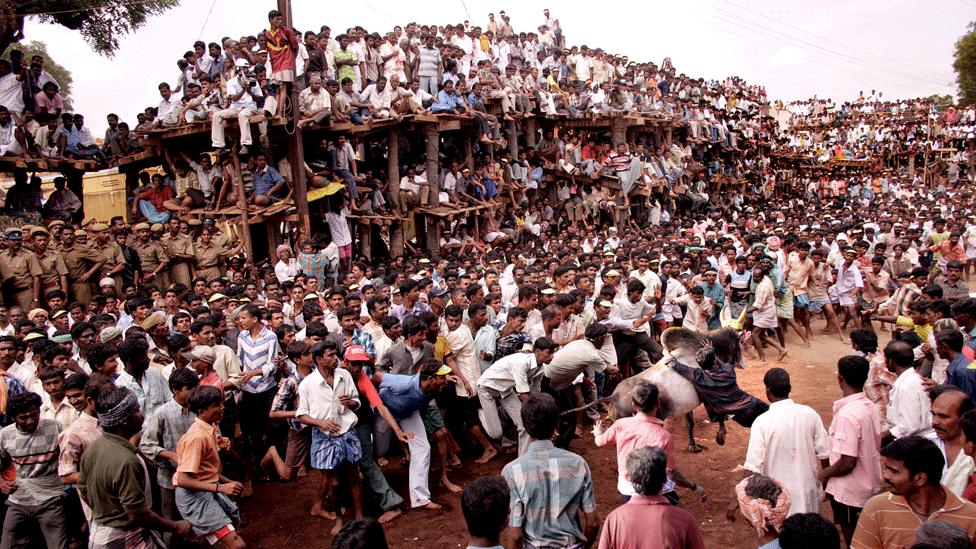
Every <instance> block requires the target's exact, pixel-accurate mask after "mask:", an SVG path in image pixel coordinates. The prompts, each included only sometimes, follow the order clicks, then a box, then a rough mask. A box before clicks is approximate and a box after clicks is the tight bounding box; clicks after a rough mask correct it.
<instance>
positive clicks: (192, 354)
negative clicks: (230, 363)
mask: <svg viewBox="0 0 976 549" xmlns="http://www.w3.org/2000/svg"><path fill="white" fill-rule="evenodd" d="M181 354H182V355H183V358H185V359H187V360H190V361H193V360H202V361H204V362H206V363H208V364H213V363H214V362H217V353H215V352H214V350H213V347H210V346H209V345H197V346H196V347H194V348H192V349H190V350H189V351H186V352H184V353H181Z"/></svg>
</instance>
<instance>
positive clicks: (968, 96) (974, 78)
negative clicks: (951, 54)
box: [952, 21, 976, 105]
mask: <svg viewBox="0 0 976 549" xmlns="http://www.w3.org/2000/svg"><path fill="white" fill-rule="evenodd" d="M968 29H969V31H968V32H967V33H966V34H964V35H962V36H961V37H959V40H956V52H955V60H954V61H953V63H952V68H954V69H955V70H956V81H957V82H958V84H959V100H960V104H961V105H970V104H973V103H976V21H973V22H972V23H970V24H969V27H968Z"/></svg>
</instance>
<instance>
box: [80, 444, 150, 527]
mask: <svg viewBox="0 0 976 549" xmlns="http://www.w3.org/2000/svg"><path fill="white" fill-rule="evenodd" d="M148 484H149V474H148V473H147V472H146V468H145V466H144V465H143V464H142V462H141V461H140V460H139V457H138V456H137V455H136V448H135V446H133V445H132V444H130V443H129V441H128V440H126V439H124V438H122V437H120V436H118V435H113V434H111V433H104V434H102V436H101V437H99V438H98V439H96V440H95V442H93V443H92V445H91V446H90V447H89V448H88V450H86V451H85V453H84V454H83V455H82V456H81V467H80V475H79V477H78V492H79V493H80V494H81V496H82V497H83V498H85V500H86V501H87V502H88V504H89V505H90V506H91V510H92V520H93V521H94V522H95V523H96V524H98V525H101V526H110V527H113V528H123V529H124V528H131V527H132V524H131V522H130V521H129V517H128V515H127V513H129V512H134V511H139V510H141V509H145V508H147V507H148V506H149V500H148V498H147V497H146V489H147V486H148Z"/></svg>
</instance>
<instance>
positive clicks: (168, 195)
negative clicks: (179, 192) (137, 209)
mask: <svg viewBox="0 0 976 549" xmlns="http://www.w3.org/2000/svg"><path fill="white" fill-rule="evenodd" d="M142 199H143V200H148V201H149V202H152V205H153V207H155V208H156V210H158V211H160V212H162V211H165V210H166V206H164V205H163V202H166V201H167V200H172V199H173V188H172V187H170V186H169V185H163V186H161V187H158V188H157V187H155V186H153V187H150V188H149V190H148V191H146V192H144V193H143V195H142Z"/></svg>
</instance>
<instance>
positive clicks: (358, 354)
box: [342, 345, 440, 375]
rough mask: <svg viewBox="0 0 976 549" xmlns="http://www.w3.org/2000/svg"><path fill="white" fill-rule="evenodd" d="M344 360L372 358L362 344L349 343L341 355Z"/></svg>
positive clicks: (368, 359) (366, 359) (366, 360)
mask: <svg viewBox="0 0 976 549" xmlns="http://www.w3.org/2000/svg"><path fill="white" fill-rule="evenodd" d="M342 359H343V360H345V361H347V362H348V361H350V360H355V361H363V362H369V361H370V360H372V359H371V358H370V357H369V355H368V354H366V349H365V348H364V347H363V346H362V345H350V346H349V347H348V348H347V349H346V353H345V354H344V355H343V356H342ZM439 374H440V372H438V375H439Z"/></svg>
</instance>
